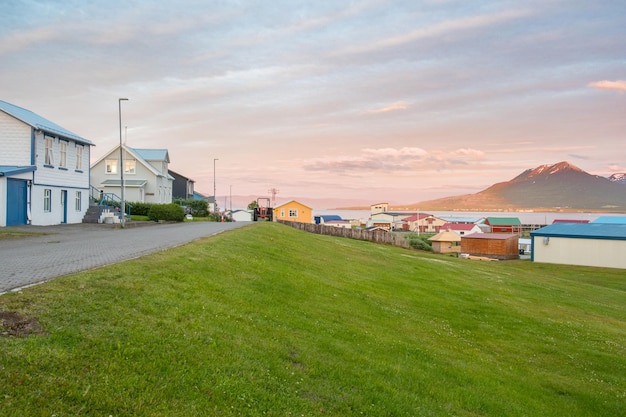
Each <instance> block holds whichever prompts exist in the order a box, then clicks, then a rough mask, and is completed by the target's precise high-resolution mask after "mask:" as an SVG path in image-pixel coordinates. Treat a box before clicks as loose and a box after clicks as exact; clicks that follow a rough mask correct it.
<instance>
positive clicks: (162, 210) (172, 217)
mask: <svg viewBox="0 0 626 417" xmlns="http://www.w3.org/2000/svg"><path fill="white" fill-rule="evenodd" d="M148 218H149V219H150V220H152V221H155V222H157V221H159V220H165V221H174V222H182V221H183V220H184V219H185V210H184V209H183V208H182V207H181V206H179V205H178V204H153V205H152V207H151V208H150V211H149V212H148Z"/></svg>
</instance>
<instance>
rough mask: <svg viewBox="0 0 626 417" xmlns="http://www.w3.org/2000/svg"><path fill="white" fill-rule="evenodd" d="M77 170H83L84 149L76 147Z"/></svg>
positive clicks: (79, 146)
mask: <svg viewBox="0 0 626 417" xmlns="http://www.w3.org/2000/svg"><path fill="white" fill-rule="evenodd" d="M76 169H78V170H80V169H83V147H82V146H81V145H76Z"/></svg>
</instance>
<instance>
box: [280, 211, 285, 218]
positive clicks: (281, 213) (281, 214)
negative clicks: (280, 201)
mask: <svg viewBox="0 0 626 417" xmlns="http://www.w3.org/2000/svg"><path fill="white" fill-rule="evenodd" d="M280 217H281V219H282V218H283V217H285V209H280Z"/></svg>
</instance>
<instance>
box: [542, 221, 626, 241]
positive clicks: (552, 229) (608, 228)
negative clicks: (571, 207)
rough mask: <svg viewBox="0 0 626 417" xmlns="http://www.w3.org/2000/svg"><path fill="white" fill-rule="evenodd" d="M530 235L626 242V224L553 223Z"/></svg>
mask: <svg viewBox="0 0 626 417" xmlns="http://www.w3.org/2000/svg"><path fill="white" fill-rule="evenodd" d="M530 235H531V236H548V237H568V238H573V239H577V238H579V239H605V240H626V224H608V223H553V224H551V225H549V226H545V227H542V228H541V229H537V230H535V231H533V232H530Z"/></svg>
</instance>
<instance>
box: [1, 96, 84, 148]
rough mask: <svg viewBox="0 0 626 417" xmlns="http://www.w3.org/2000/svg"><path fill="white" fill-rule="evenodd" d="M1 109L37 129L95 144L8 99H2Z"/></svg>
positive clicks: (79, 141)
mask: <svg viewBox="0 0 626 417" xmlns="http://www.w3.org/2000/svg"><path fill="white" fill-rule="evenodd" d="M0 111H3V112H5V113H6V114H8V115H10V116H13V117H15V118H16V119H18V120H20V121H22V122H24V123H26V124H27V125H29V126H31V127H34V128H35V129H39V130H41V131H42V132H46V133H50V134H52V135H56V136H62V137H64V138H66V139H72V140H74V141H76V142H78V143H82V144H85V145H92V146H93V145H94V144H93V142H91V141H90V140H88V139H85V138H83V137H80V136H78V135H77V134H75V133H72V132H70V131H69V130H67V129H65V128H63V127H61V126H59V125H58V124H56V123H54V122H51V121H50V120H48V119H46V118H44V117H41V116H40V115H38V114H36V113H33V112H32V111H30V110H27V109H23V108H21V107H18V106H15V105H13V104H11V103H7V102H6V101H2V100H0Z"/></svg>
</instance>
